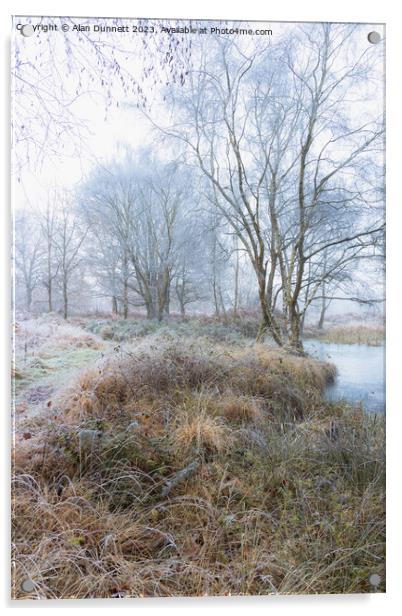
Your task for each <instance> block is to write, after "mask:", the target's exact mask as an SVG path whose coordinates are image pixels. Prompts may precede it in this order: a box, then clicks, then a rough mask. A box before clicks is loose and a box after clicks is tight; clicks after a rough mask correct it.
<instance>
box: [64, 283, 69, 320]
mask: <svg viewBox="0 0 402 616" xmlns="http://www.w3.org/2000/svg"><path fill="white" fill-rule="evenodd" d="M63 317H64V318H65V319H67V318H68V293H67V281H66V280H64V281H63Z"/></svg>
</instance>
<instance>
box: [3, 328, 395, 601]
mask: <svg viewBox="0 0 402 616" xmlns="http://www.w3.org/2000/svg"><path fill="white" fill-rule="evenodd" d="M333 376H334V370H333V367H332V366H331V365H330V364H324V363H319V362H316V361H314V360H312V359H308V358H302V357H295V356H291V355H289V354H286V353H285V352H283V351H278V350H272V349H268V348H267V347H264V346H262V345H261V346H259V345H254V346H252V347H251V346H235V345H233V344H231V345H229V346H227V345H226V346H225V345H223V344H212V343H210V342H208V341H207V340H203V341H200V340H199V339H191V338H187V339H185V338H184V337H177V336H170V337H169V336H158V335H156V336H155V335H154V336H151V337H149V338H148V339H145V340H144V341H143V342H142V343H141V344H137V345H136V346H135V347H133V348H131V349H130V350H129V351H127V350H121V349H119V348H118V347H116V350H115V352H114V353H113V354H112V355H109V356H108V357H107V358H105V359H104V360H102V361H101V362H100V363H99V364H98V365H97V366H96V367H93V368H90V369H87V370H85V371H84V372H82V373H81V374H80V375H79V376H78V377H77V379H76V380H75V381H74V382H73V383H72V384H71V386H69V387H68V388H66V389H64V390H63V391H62V392H61V393H60V395H59V396H58V397H57V398H55V399H54V400H52V401H50V404H49V403H48V407H47V414H43V415H42V416H36V417H35V418H32V419H31V420H26V421H25V423H23V424H22V425H21V429H20V430H19V431H18V433H17V439H16V448H15V458H14V471H15V487H14V492H13V514H14V515H13V520H14V526H13V542H14V546H15V547H14V561H13V562H14V574H13V583H14V596H15V597H18V598H23V597H26V598H30V597H31V598H32V597H36V598H39V597H41V598H56V597H57V598H89V597H139V596H172V595H176V596H177V595H182V596H183V595H187V596H188V595H195V596H198V595H205V594H208V595H225V594H232V595H233V594H237V595H243V594H255V595H258V594H269V593H307V592H308V593H335V592H370V590H371V588H370V586H369V583H368V578H369V576H370V575H371V574H372V573H379V574H380V575H381V576H383V571H382V563H383V556H384V554H383V551H384V459H383V443H384V427H383V423H382V421H380V420H379V419H378V418H376V417H369V416H364V415H363V414H362V413H361V411H358V410H354V409H351V408H348V407H346V406H342V405H340V404H338V405H329V404H327V403H325V402H324V401H323V399H322V396H321V392H322V389H323V387H324V386H325V384H326V382H327V381H328V380H330V379H331V378H333ZM331 421H335V422H336V439H334V438H333V436H332V433H331V431H330V429H329V428H330V425H331ZM27 577H29V578H30V579H32V581H33V583H34V590H33V591H32V593H25V592H24V591H23V590H21V583H22V581H23V580H24V579H26V578H27Z"/></svg>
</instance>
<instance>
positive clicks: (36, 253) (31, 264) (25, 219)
mask: <svg viewBox="0 0 402 616" xmlns="http://www.w3.org/2000/svg"><path fill="white" fill-rule="evenodd" d="M14 230H15V236H14V237H15V241H14V246H13V249H14V250H13V254H14V266H15V279H14V282H15V283H16V284H18V282H19V281H20V280H22V283H23V286H24V294H25V306H26V309H27V310H28V311H29V310H31V306H32V298H33V292H34V290H35V289H36V288H37V287H38V286H39V285H40V281H41V265H42V258H43V251H42V245H41V238H40V236H39V234H38V232H37V221H36V219H35V217H34V216H33V215H32V214H28V212H26V211H24V212H20V213H18V215H17V216H16V217H15V220H14Z"/></svg>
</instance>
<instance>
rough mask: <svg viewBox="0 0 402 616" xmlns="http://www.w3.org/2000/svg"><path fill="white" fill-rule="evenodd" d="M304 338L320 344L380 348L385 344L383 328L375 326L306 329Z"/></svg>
mask: <svg viewBox="0 0 402 616" xmlns="http://www.w3.org/2000/svg"><path fill="white" fill-rule="evenodd" d="M304 336H305V338H306V339H310V338H314V339H315V340H320V341H321V342H327V343H334V344H365V345H367V346H381V345H382V344H384V342H385V327H383V326H381V325H375V324H373V325H370V326H366V325H342V326H330V327H327V328H325V329H318V328H316V327H315V328H314V327H308V328H306V330H305V334H304Z"/></svg>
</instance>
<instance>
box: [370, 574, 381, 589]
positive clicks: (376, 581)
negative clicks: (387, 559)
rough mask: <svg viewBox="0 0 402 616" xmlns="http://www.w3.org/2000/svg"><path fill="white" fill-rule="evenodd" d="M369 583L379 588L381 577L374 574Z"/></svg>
mask: <svg viewBox="0 0 402 616" xmlns="http://www.w3.org/2000/svg"><path fill="white" fill-rule="evenodd" d="M369 582H370V584H371V585H372V586H376V587H377V586H379V585H380V583H381V576H380V575H378V573H372V574H371V575H370V577H369Z"/></svg>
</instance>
